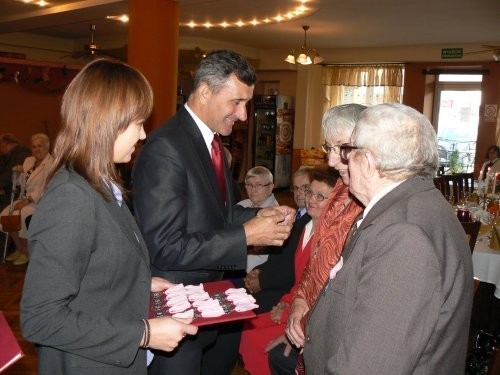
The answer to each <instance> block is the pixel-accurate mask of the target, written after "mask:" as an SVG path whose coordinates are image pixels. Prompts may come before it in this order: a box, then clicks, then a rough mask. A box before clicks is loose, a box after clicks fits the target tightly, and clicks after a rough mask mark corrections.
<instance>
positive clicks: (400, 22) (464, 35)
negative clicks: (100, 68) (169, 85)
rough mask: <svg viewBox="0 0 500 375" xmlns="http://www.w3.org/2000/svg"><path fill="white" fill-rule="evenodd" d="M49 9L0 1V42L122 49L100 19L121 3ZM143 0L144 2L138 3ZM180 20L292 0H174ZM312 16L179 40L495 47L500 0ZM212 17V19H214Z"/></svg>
mask: <svg viewBox="0 0 500 375" xmlns="http://www.w3.org/2000/svg"><path fill="white" fill-rule="evenodd" d="M47 1H48V2H49V3H50V6H49V7H46V8H40V7H38V6H36V5H31V4H24V3H22V2H17V1H14V0H1V1H0V36H2V34H10V33H19V32H22V33H30V34H40V35H44V36H53V37H57V38H63V39H73V40H81V39H85V38H88V35H89V24H91V23H93V24H95V25H96V35H95V38H96V40H97V41H99V38H105V37H106V38H108V37H113V38H115V39H118V40H122V41H123V44H125V43H126V39H127V37H126V35H127V28H126V25H125V24H122V23H120V22H117V21H111V20H106V19H105V16H107V15H117V14H122V13H127V11H128V1H126V0H83V1H82V0H80V1H77V0H47ZM143 1H148V0H143ZM179 3H180V12H181V22H189V21H190V20H191V19H195V20H200V21H203V22H204V21H206V20H210V21H212V22H215V21H223V20H228V21H230V20H236V19H243V20H247V19H250V18H254V17H256V18H259V19H262V18H265V17H273V16H275V15H276V14H278V13H283V12H286V11H288V10H290V9H292V8H294V7H296V6H297V5H298V4H299V2H298V1H297V0H272V1H270V0H179ZM307 6H310V7H311V8H312V9H313V12H312V14H310V15H307V16H305V17H303V18H298V19H295V20H292V21H287V22H280V23H272V24H267V25H261V26H248V27H242V28H225V29H224V28H212V29H206V28H203V27H202V28H194V29H191V28H188V27H181V28H180V38H181V48H182V40H183V39H189V40H191V41H192V40H195V41H196V40H206V39H210V40H215V41H219V42H224V43H232V44H238V45H241V46H244V47H246V48H253V49H258V50H266V49H283V48H285V49H291V48H293V47H297V46H300V44H302V41H303V31H302V25H309V26H310V30H309V32H308V45H310V46H313V47H315V48H317V49H319V50H320V49H322V48H362V47H393V46H413V45H428V44H432V45H437V44H441V45H443V46H444V47H446V46H447V45H457V44H477V46H478V48H480V46H481V45H483V44H485V45H491V44H493V45H499V44H500V0H310V1H309V3H308V5H307ZM214 17H218V18H214Z"/></svg>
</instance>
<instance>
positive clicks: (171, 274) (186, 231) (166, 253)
mask: <svg viewBox="0 0 500 375" xmlns="http://www.w3.org/2000/svg"><path fill="white" fill-rule="evenodd" d="M256 80H257V77H256V75H255V71H254V69H253V68H252V66H251V65H250V64H249V63H248V61H247V60H246V59H245V58H244V57H243V56H241V55H240V54H238V53H236V52H234V51H228V50H219V51H214V52H211V53H209V54H208V55H207V56H206V57H205V58H204V59H203V60H201V62H200V65H199V67H198V69H197V70H196V73H195V75H194V80H193V90H192V92H191V94H190V96H189V98H188V101H187V103H186V104H185V105H184V106H182V107H181V108H179V110H178V111H177V113H176V114H175V116H174V117H173V118H171V119H170V120H168V121H167V122H166V123H165V124H164V125H162V126H161V127H160V128H158V129H156V130H155V131H154V132H152V133H151V134H149V135H148V138H147V141H146V143H145V144H144V145H143V146H142V148H141V151H140V152H139V155H138V156H137V159H136V163H135V165H134V169H133V171H132V179H133V186H134V206H135V215H136V218H137V220H138V223H139V227H140V228H141V231H142V234H143V236H144V238H145V240H146V243H147V246H148V249H149V252H150V255H151V268H152V272H153V275H156V276H162V277H165V278H168V279H169V280H171V281H173V282H176V283H185V284H198V283H205V282H210V281H217V280H220V279H221V278H222V277H223V274H224V271H231V270H238V269H245V268H246V263H247V247H248V246H252V245H254V246H265V245H273V246H281V245H282V244H283V241H285V240H286V238H288V236H289V234H290V230H291V228H292V223H293V220H294V218H295V210H294V209H292V208H290V207H284V206H280V207H274V208H263V209H258V208H244V207H241V206H239V205H236V202H235V201H234V200H233V195H232V194H231V193H230V192H231V191H232V188H233V187H232V178H231V175H230V171H229V166H228V164H227V161H226V160H225V158H223V155H221V154H222V147H221V141H220V136H221V135H222V136H227V135H229V134H231V132H232V128H233V125H234V123H235V121H237V120H240V121H245V120H246V118H247V112H246V103H247V102H248V101H249V100H250V99H251V98H252V95H253V89H254V85H255V82H256ZM217 330H218V327H214V326H207V327H202V328H200V330H199V332H198V335H197V336H196V337H192V338H189V339H187V340H184V341H183V342H182V344H181V345H180V346H179V348H178V349H177V350H176V351H175V353H160V352H157V353H156V355H155V359H154V360H153V362H152V363H151V366H150V370H149V372H150V374H151V375H156V374H158V375H164V374H169V375H176V374H180V375H186V374H200V372H201V373H202V374H210V375H219V374H221V375H223V374H229V373H230V372H231V370H232V369H233V367H234V364H235V363H236V359H237V354H238V353H237V348H238V345H233V344H231V345H230V348H229V347H228V346H226V345H225V344H224V341H221V342H217V341H216V337H217ZM228 348H229V349H228ZM231 348H234V350H233V349H231Z"/></svg>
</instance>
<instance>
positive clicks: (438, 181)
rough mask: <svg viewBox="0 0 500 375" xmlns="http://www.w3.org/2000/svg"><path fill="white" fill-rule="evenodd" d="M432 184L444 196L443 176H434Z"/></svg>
mask: <svg viewBox="0 0 500 375" xmlns="http://www.w3.org/2000/svg"><path fill="white" fill-rule="evenodd" d="M434 186H435V187H436V189H438V190H439V191H440V192H441V194H443V196H446V189H445V186H444V179H443V176H438V177H434Z"/></svg>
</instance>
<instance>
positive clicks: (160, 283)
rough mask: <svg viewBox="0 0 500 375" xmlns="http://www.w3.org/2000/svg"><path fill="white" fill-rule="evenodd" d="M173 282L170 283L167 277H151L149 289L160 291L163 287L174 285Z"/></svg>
mask: <svg viewBox="0 0 500 375" xmlns="http://www.w3.org/2000/svg"><path fill="white" fill-rule="evenodd" d="M174 285H175V284H174V283H171V282H170V281H168V280H167V279H163V278H161V277H156V276H154V277H152V278H151V291H152V292H161V291H163V290H165V289H168V288H170V287H172V286H174Z"/></svg>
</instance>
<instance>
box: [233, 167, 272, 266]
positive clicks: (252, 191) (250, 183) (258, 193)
mask: <svg viewBox="0 0 500 375" xmlns="http://www.w3.org/2000/svg"><path fill="white" fill-rule="evenodd" d="M245 189H246V191H247V194H248V199H244V200H242V201H241V202H238V204H239V205H240V206H243V207H259V208H267V207H277V206H279V203H278V201H277V200H276V198H275V196H274V194H273V189H274V183H273V174H272V173H271V171H270V170H269V169H267V168H266V167H261V166H258V167H253V168H252V169H250V170H249V171H248V172H247V174H246V176H245ZM250 250H251V249H250ZM267 258H268V255H267V254H249V255H248V258H247V269H246V271H247V272H249V271H251V270H252V269H253V268H254V267H256V266H258V265H259V264H262V263H264V262H265V261H267Z"/></svg>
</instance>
